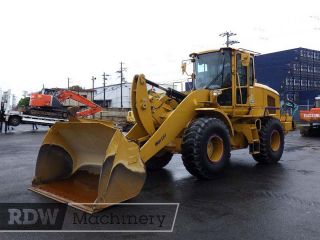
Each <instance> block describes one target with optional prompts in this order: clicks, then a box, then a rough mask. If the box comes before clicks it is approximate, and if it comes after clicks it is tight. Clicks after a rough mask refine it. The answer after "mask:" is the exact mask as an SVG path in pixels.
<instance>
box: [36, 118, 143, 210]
mask: <svg viewBox="0 0 320 240" xmlns="http://www.w3.org/2000/svg"><path fill="white" fill-rule="evenodd" d="M145 177H146V172H145V166H144V163H143V162H142V160H141V159H140V155H139V147H138V145H137V144H135V143H134V142H129V141H128V140H127V139H126V138H125V137H124V136H123V134H122V133H121V132H120V131H119V130H117V129H115V128H114V127H112V126H111V125H110V123H104V122H102V121H94V120H90V121H89V120H86V121H75V122H68V123H57V124H55V125H54V126H53V127H52V128H51V129H50V130H49V131H48V133H47V135H46V137H45V139H44V142H43V145H42V146H41V148H40V151H39V154H38V159H37V164H36V171H35V176H34V179H33V181H32V186H31V187H30V190H32V191H35V192H37V193H40V194H42V195H45V196H47V197H49V198H52V199H55V200H57V201H60V202H65V203H70V205H72V206H74V207H76V208H79V209H81V210H84V211H87V212H90V213H92V212H95V211H99V210H102V209H103V208H105V207H108V206H111V205H113V204H116V203H119V202H123V201H126V200H128V199H130V198H132V197H135V196H136V195H137V194H139V192H140V191H141V189H142V187H143V184H144V181H145Z"/></svg>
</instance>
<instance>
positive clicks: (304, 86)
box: [255, 48, 320, 105]
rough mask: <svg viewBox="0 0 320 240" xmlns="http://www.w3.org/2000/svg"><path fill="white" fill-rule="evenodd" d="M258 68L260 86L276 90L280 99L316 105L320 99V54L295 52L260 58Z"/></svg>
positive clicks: (258, 57) (318, 52) (297, 49)
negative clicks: (316, 98)
mask: <svg viewBox="0 0 320 240" xmlns="http://www.w3.org/2000/svg"><path fill="white" fill-rule="evenodd" d="M255 66H256V78H257V80H258V82H259V83H263V84H266V85H268V86H270V87H272V88H274V89H275V90H277V91H278V92H279V93H280V95H281V99H291V100H293V101H295V102H296V103H297V104H299V105H313V104H314V98H315V97H316V96H318V95H320V51H316V50H311V49H306V48H295V49H290V50H285V51H280V52H274V53H268V54H263V55H258V56H256V58H255Z"/></svg>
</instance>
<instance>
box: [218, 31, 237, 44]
mask: <svg viewBox="0 0 320 240" xmlns="http://www.w3.org/2000/svg"><path fill="white" fill-rule="evenodd" d="M236 35H237V34H236V33H233V32H231V31H229V32H228V31H226V32H224V33H221V34H219V36H220V37H227V41H226V42H225V44H226V45H227V47H229V46H230V45H233V44H236V43H240V42H239V41H236V40H230V37H232V36H236Z"/></svg>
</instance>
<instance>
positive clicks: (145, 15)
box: [0, 0, 320, 95]
mask: <svg viewBox="0 0 320 240" xmlns="http://www.w3.org/2000/svg"><path fill="white" fill-rule="evenodd" d="M226 30H231V31H233V32H236V33H237V34H238V35H237V36H236V37H235V38H234V39H235V40H238V41H240V44H237V45H235V46H236V47H239V48H240V47H241V48H246V49H250V50H254V51H257V52H261V53H268V52H274V51H278V50H284V49H290V48H296V47H306V48H311V49H317V50H320V2H319V1H316V0H315V1H308V0H304V1H280V0H277V1H274V0H268V1H244V0H242V1H240V0H229V1H213V0H182V1H178V0H176V1H174V0H171V1H164V0H158V1H155V0H145V1H142V0H134V1H133V0H131V1H130V0H126V1H124V0H123V1H121V0H104V1H98V0H86V1H81V0H52V1H46V0H6V1H4V0H0V34H1V35H0V88H2V90H7V89H8V88H11V89H12V90H13V92H15V93H16V94H18V95H21V92H22V90H27V91H38V90H40V89H41V88H42V85H43V84H44V85H45V87H67V77H70V78H71V83H70V85H81V86H84V87H91V86H92V83H91V80H90V79H91V76H93V75H94V76H96V77H97V81H96V86H101V85H102V77H101V75H102V73H103V72H106V73H107V74H110V75H112V77H111V80H110V81H109V82H110V83H116V82H118V81H119V79H117V74H116V73H115V72H116V71H117V70H118V68H119V66H120V61H123V62H125V66H126V67H127V69H128V70H127V73H126V79H127V80H128V81H131V79H132V77H133V75H134V74H135V73H145V74H146V76H147V77H148V78H149V79H150V80H154V81H157V82H161V83H162V82H173V81H176V80H181V79H183V78H185V77H184V76H182V75H181V71H180V64H181V60H182V59H186V58H188V55H189V53H191V52H194V51H199V50H205V49H215V48H219V47H221V46H223V43H224V41H225V40H224V39H222V38H221V37H219V33H221V32H223V31H226Z"/></svg>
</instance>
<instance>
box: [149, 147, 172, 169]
mask: <svg viewBox="0 0 320 240" xmlns="http://www.w3.org/2000/svg"><path fill="white" fill-rule="evenodd" d="M172 156H173V154H172V153H171V152H168V151H166V150H162V151H160V152H159V153H157V154H156V155H155V156H153V157H152V158H150V159H149V160H148V161H147V163H146V167H147V170H149V171H156V170H160V169H162V168H164V167H165V166H166V165H167V164H168V163H169V162H170V160H171V158H172Z"/></svg>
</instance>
